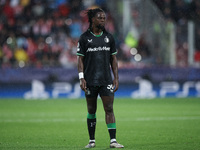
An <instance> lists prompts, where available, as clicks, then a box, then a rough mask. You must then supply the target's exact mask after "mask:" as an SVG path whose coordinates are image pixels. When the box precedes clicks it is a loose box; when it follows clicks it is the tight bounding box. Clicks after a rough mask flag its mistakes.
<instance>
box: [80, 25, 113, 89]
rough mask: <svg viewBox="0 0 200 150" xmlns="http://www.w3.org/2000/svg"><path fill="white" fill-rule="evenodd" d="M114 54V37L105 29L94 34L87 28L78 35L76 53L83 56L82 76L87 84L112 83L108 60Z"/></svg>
mask: <svg viewBox="0 0 200 150" xmlns="http://www.w3.org/2000/svg"><path fill="white" fill-rule="evenodd" d="M115 54H117V51H116V48H115V41H114V38H113V36H112V35H111V34H110V33H108V32H107V31H103V32H102V34H101V35H99V36H96V35H94V34H93V33H92V32H91V31H90V30H89V29H88V30H87V31H86V32H85V33H83V34H82V35H81V36H80V39H79V42H78V46H77V55H81V56H84V62H83V63H84V64H83V65H84V78H85V80H86V82H87V85H88V86H102V85H106V86H107V85H108V84H112V77H111V70H110V60H111V57H112V55H115Z"/></svg>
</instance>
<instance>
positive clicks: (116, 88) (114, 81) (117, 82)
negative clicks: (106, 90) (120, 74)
mask: <svg viewBox="0 0 200 150" xmlns="http://www.w3.org/2000/svg"><path fill="white" fill-rule="evenodd" d="M113 86H114V92H116V91H117V90H118V88H119V80H118V79H116V78H115V79H114V80H113Z"/></svg>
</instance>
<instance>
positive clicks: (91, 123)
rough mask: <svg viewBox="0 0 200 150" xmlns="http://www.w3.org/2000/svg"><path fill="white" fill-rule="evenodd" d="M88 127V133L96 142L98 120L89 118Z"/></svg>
mask: <svg viewBox="0 0 200 150" xmlns="http://www.w3.org/2000/svg"><path fill="white" fill-rule="evenodd" d="M87 126H88V133H89V136H90V140H94V139H95V128H96V118H94V119H88V118H87Z"/></svg>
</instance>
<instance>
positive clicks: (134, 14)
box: [0, 0, 200, 99]
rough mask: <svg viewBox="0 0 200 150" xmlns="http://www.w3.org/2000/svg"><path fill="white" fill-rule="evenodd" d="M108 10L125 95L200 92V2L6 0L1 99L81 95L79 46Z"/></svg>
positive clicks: (0, 19) (0, 41) (0, 32)
mask: <svg viewBox="0 0 200 150" xmlns="http://www.w3.org/2000/svg"><path fill="white" fill-rule="evenodd" d="M93 7H101V8H103V9H104V10H105V12H106V15H107V24H106V29H107V30H108V31H109V32H111V33H112V34H113V35H114V37H115V39H116V46H117V49H118V55H117V57H118V60H119V76H120V88H119V91H118V92H117V93H116V96H118V97H132V98H155V97H200V69H199V68H200V42H199V41H200V1H199V0H162V1H160V0H125V1H123V0H115V1H114V0H32V1H30V0H7V1H6V0H0V66H1V67H0V98H1V99H4V98H26V99H46V98H79V97H83V96H84V93H83V92H82V91H81V90H80V88H79V81H78V73H77V67H76V65H77V59H76V46H77V41H78V38H79V36H80V34H81V33H82V32H84V31H85V30H86V29H87V27H88V22H87V17H86V16H85V11H84V10H86V9H88V8H93Z"/></svg>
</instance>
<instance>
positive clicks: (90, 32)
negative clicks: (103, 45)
mask: <svg viewBox="0 0 200 150" xmlns="http://www.w3.org/2000/svg"><path fill="white" fill-rule="evenodd" d="M90 33H91V34H92V35H94V36H95V37H100V36H102V34H103V31H102V32H101V33H100V34H99V35H95V34H94V33H92V31H91V30H90Z"/></svg>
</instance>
